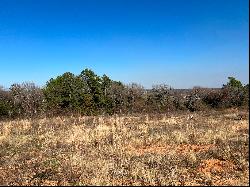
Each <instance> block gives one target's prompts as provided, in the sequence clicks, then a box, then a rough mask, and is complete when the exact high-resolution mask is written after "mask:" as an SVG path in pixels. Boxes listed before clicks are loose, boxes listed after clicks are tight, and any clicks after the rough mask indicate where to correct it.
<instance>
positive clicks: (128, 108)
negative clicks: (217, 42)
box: [0, 69, 249, 186]
mask: <svg viewBox="0 0 250 187" xmlns="http://www.w3.org/2000/svg"><path fill="white" fill-rule="evenodd" d="M228 79H229V80H228V83H226V84H225V85H223V86H222V88H220V89H209V88H201V87H194V88H193V89H190V90H177V89H173V88H171V87H169V86H168V85H165V84H161V85H154V86H153V88H152V89H150V90H147V89H145V88H143V86H141V85H139V84H136V83H132V84H129V85H124V84H123V83H121V82H119V81H114V80H112V79H110V78H109V77H108V76H107V75H103V76H98V75H96V74H95V73H94V72H93V71H92V70H89V69H85V70H84V71H82V72H81V73H80V74H79V75H74V74H72V73H70V72H66V73H64V74H63V75H60V76H58V77H56V78H52V79H50V80H49V81H48V82H47V83H46V85H45V86H44V87H43V88H39V87H37V86H35V84H33V83H22V84H13V85H11V87H10V88H9V89H8V90H6V89H4V88H2V87H0V118H1V120H0V185H54V186H55V185H62V186H67V185H182V186H184V185H192V186H194V185H200V186H204V185H237V186H238V185H249V175H248V174H249V141H248V140H249V123H248V120H249V111H248V105H249V98H248V97H249V85H242V83H241V82H240V81H238V80H236V79H235V78H233V77H229V78H228Z"/></svg>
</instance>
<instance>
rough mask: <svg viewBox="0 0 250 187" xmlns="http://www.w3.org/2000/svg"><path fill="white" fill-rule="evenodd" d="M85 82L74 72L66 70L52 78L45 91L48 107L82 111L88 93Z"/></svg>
mask: <svg viewBox="0 0 250 187" xmlns="http://www.w3.org/2000/svg"><path fill="white" fill-rule="evenodd" d="M85 92H87V87H86V85H85V84H84V82H83V81H82V80H81V79H80V78H79V77H77V76H75V75H74V74H72V73H70V72H66V73H64V74H63V75H61V76H58V77H57V78H56V79H53V78H52V79H50V80H49V81H48V82H47V84H46V86H45V88H44V89H43V93H44V96H45V99H46V102H47V107H48V108H49V109H50V110H51V109H56V110H59V111H61V110H70V111H78V112H81V109H82V108H83V104H84V101H85V100H88V99H86V98H87V96H88V95H85Z"/></svg>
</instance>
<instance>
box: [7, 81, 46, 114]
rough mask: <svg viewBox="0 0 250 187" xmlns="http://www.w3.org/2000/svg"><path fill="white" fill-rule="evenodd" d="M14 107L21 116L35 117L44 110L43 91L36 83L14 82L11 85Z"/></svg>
mask: <svg viewBox="0 0 250 187" xmlns="http://www.w3.org/2000/svg"><path fill="white" fill-rule="evenodd" d="M10 94H11V96H12V98H13V107H14V108H16V109H18V111H17V113H18V115H19V116H26V117H33V116H36V115H37V114H40V113H41V112H42V111H43V99H44V96H43V93H42V90H41V89H40V88H39V87H37V86H35V84H34V83H22V84H13V85H11V87H10Z"/></svg>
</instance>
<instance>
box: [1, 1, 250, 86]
mask: <svg viewBox="0 0 250 187" xmlns="http://www.w3.org/2000/svg"><path fill="white" fill-rule="evenodd" d="M85 68H89V69H92V70H93V71H94V72H95V73H96V74H98V75H100V76H102V75H103V74H107V75H108V76H109V77H110V78H111V79H113V80H117V81H122V82H123V83H125V84H128V83H132V82H136V83H138V84H141V85H143V86H144V87H145V88H150V87H151V86H152V85H155V84H162V83H163V84H167V85H169V86H171V87H173V88H192V87H193V86H201V87H214V88H215V87H221V86H222V85H223V84H225V83H226V82H227V81H228V79H227V77H229V76H233V77H235V78H236V79H238V80H240V81H241V82H242V83H243V84H246V83H248V82H249V81H248V78H249V1H248V0H0V85H2V86H4V87H6V88H8V87H9V86H10V85H11V84H13V83H21V82H25V81H28V82H34V83H35V84H37V85H38V86H44V85H45V84H46V82H47V81H48V80H49V79H50V78H56V77H57V76H58V75H62V74H63V73H65V72H72V73H74V74H76V75H78V74H80V73H81V71H82V70H83V69H85Z"/></svg>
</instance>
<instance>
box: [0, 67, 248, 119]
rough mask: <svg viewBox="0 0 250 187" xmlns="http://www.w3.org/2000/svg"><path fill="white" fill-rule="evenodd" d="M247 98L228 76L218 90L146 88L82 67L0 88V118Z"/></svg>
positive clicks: (184, 106) (223, 104) (160, 108)
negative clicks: (37, 82)
mask: <svg viewBox="0 0 250 187" xmlns="http://www.w3.org/2000/svg"><path fill="white" fill-rule="evenodd" d="M248 97H249V85H248V84H247V85H242V83H241V82H240V81H239V80H236V79H235V78H234V77H228V82H227V83H226V84H225V85H223V86H222V88H220V89H209V88H201V87H194V88H193V89H190V90H187V91H186V92H183V91H180V90H177V89H173V88H171V87H170V86H168V85H165V84H160V85H154V86H153V87H152V89H145V88H144V87H143V86H141V85H140V84H136V83H132V84H128V85H125V84H123V83H122V82H120V81H114V80H111V79H110V78H109V77H108V76H107V75H105V74H104V75H103V76H98V75H97V74H95V73H94V72H93V71H92V70H90V69H85V70H83V71H82V72H81V73H80V74H79V75H74V74H73V73H70V72H66V73H64V74H62V75H60V76H58V77H56V78H52V79H50V80H49V81H47V83H46V85H45V86H44V87H42V88H40V87H38V86H36V85H35V84H34V83H29V82H24V83H21V84H13V85H11V87H10V88H9V89H8V90H6V89H4V88H3V87H0V118H17V117H37V116H41V115H46V116H54V115H66V114H78V115H112V114H131V113H165V112H168V111H177V110H189V111H197V110H206V109H210V108H228V107H248V105H249V98H248Z"/></svg>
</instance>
